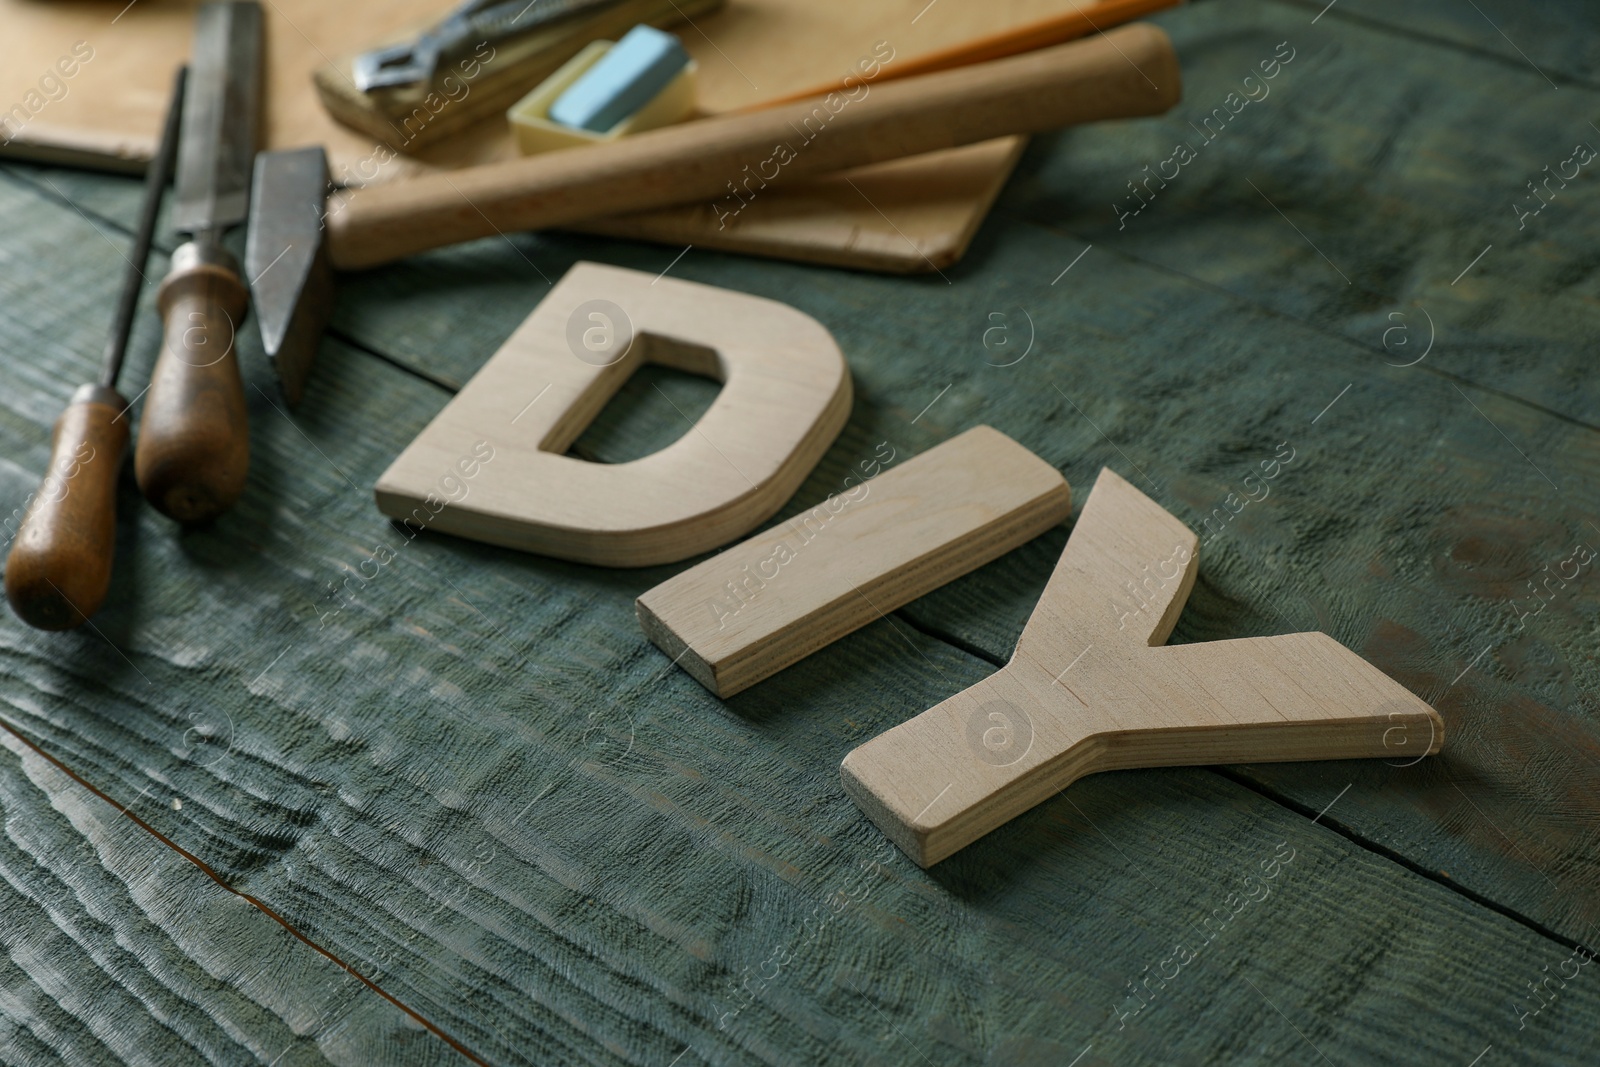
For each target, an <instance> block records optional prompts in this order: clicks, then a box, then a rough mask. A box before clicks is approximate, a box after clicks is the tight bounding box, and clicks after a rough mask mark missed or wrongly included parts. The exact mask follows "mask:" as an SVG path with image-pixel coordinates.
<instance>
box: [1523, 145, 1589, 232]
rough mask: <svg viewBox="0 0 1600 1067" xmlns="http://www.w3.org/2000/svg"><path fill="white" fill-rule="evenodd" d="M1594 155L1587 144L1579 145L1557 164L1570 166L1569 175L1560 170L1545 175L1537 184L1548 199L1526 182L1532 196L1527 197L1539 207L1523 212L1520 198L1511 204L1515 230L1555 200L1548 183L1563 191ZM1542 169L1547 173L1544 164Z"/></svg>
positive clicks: (1547, 167)
mask: <svg viewBox="0 0 1600 1067" xmlns="http://www.w3.org/2000/svg"><path fill="white" fill-rule="evenodd" d="M1596 154H1597V153H1596V152H1595V150H1594V148H1593V146H1591V145H1589V144H1579V145H1578V146H1577V147H1575V148H1574V149H1573V150H1572V155H1570V156H1568V157H1567V158H1566V159H1564V160H1562V161H1561V163H1560V164H1559V166H1561V167H1565V166H1567V165H1568V164H1571V165H1572V173H1571V174H1563V173H1561V172H1560V170H1557V172H1556V173H1554V174H1546V175H1545V179H1544V181H1542V182H1540V183H1539V184H1540V185H1542V186H1544V191H1545V192H1547V193H1549V194H1550V196H1549V198H1548V199H1546V198H1545V197H1543V196H1540V195H1539V187H1538V186H1536V185H1534V184H1533V182H1531V181H1530V182H1528V190H1529V192H1531V193H1532V194H1533V195H1532V196H1531V197H1529V199H1530V200H1532V201H1533V202H1534V203H1536V204H1538V205H1539V206H1538V207H1536V208H1533V209H1531V210H1524V209H1523V208H1522V207H1521V206H1520V205H1521V198H1520V197H1519V198H1518V199H1517V200H1513V201H1512V202H1511V213H1512V214H1513V215H1515V216H1516V217H1517V229H1519V230H1520V229H1523V228H1525V227H1526V226H1527V225H1528V220H1529V219H1531V218H1534V217H1535V216H1537V215H1538V214H1539V212H1541V211H1543V210H1544V209H1545V208H1546V207H1547V206H1549V204H1550V201H1551V200H1554V199H1555V198H1556V191H1555V190H1554V189H1552V188H1550V183H1551V182H1552V181H1558V182H1560V183H1561V188H1563V189H1565V188H1566V187H1567V182H1569V181H1571V180H1572V179H1573V178H1576V177H1577V176H1578V171H1579V170H1581V169H1582V168H1583V167H1586V166H1588V165H1589V163H1590V161H1592V160H1593V159H1594V157H1595V155H1596ZM1544 169H1545V170H1546V171H1548V170H1549V169H1550V165H1549V164H1548V163H1546V164H1545V167H1544Z"/></svg>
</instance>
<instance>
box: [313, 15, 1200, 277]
mask: <svg viewBox="0 0 1600 1067" xmlns="http://www.w3.org/2000/svg"><path fill="white" fill-rule="evenodd" d="M857 88H858V89H859V90H860V91H859V93H858V94H856V99H854V100H852V99H849V98H848V97H847V96H845V95H844V94H831V95H829V96H827V97H823V98H821V99H816V100H806V101H801V102H799V103H796V104H788V105H784V106H782V107H775V108H771V109H769V110H766V111H759V112H751V113H747V114H737V115H726V116H722V117H719V118H711V119H702V120H700V121H696V122H689V123H685V124H683V125H680V126H670V127H667V128H665V129H661V130H653V131H650V132H648V133H642V134H638V135H636V136H633V137H626V138H623V139H621V140H618V141H613V142H610V143H607V144H602V145H596V146H594V147H589V148H579V149H570V150H567V151H559V152H550V153H546V154H544V155H538V156H531V157H529V158H527V159H519V160H512V161H508V162H504V163H495V164H491V165H488V166H484V167H476V168H472V169H469V170H462V171H457V172H455V173H452V174H435V175H429V176H427V177H423V178H417V179H415V180H412V181H407V182H400V183H395V184H392V185H384V186H377V187H373V188H368V189H362V190H359V191H357V192H354V193H352V194H350V195H349V197H348V198H347V200H342V201H334V202H330V204H329V218H328V242H329V252H330V255H331V256H332V259H333V263H334V265H335V266H338V267H343V268H346V269H351V268H360V267H371V266H376V265H377V264H380V263H386V262H388V261H390V260H394V259H398V258H400V257H402V256H406V255H411V254H412V253H415V252H422V251H426V250H427V249H430V248H438V247H441V246H444V245H448V244H454V243H456V242H459V241H468V240H472V239H474V238H477V237H486V236H489V235H492V234H494V233H497V232H501V233H504V232H513V231H517V230H535V229H542V228H544V227H548V226H559V225H564V224H568V223H573V222H579V221H583V220H585V219H594V218H601V217H604V216H607V215H617V214H622V213H625V212H629V211H642V210H646V209H648V208H655V207H663V206H666V205H669V204H682V203H687V202H690V201H695V200H704V201H706V202H708V203H711V202H721V203H722V204H723V205H724V207H723V209H722V210H726V211H735V210H737V209H738V207H739V206H740V205H741V204H743V203H745V202H746V201H748V200H750V199H751V198H759V197H760V195H761V190H762V189H764V188H766V187H767V186H768V185H769V184H772V183H781V182H785V181H789V180H792V179H793V178H796V177H799V176H801V175H806V174H821V173H827V172H829V171H836V170H841V169H843V168H846V167H854V166H861V165H865V164H868V163H878V162H882V161H884V160H888V159H899V158H901V157H904V156H911V155H918V154H920V153H923V152H933V151H937V150H938V149H941V148H951V147H954V146H956V145H963V144H971V143H973V142H976V141H984V140H988V139H990V138H993V137H1000V136H1004V135H1007V134H1026V133H1037V132H1040V131H1042V130H1050V129H1056V128H1058V127H1061V126H1071V125H1073V124H1075V123H1081V122H1093V121H1097V120H1101V119H1117V118H1132V117H1135V116H1139V115H1153V114H1158V113H1160V112H1162V111H1165V110H1167V109H1168V108H1170V107H1171V106H1172V105H1173V104H1175V103H1177V101H1178V99H1179V97H1180V95H1181V92H1182V88H1181V82H1180V77H1179V72H1178V60H1177V57H1176V56H1175V55H1174V54H1173V51H1172V42H1171V41H1170V40H1168V38H1167V35H1166V34H1165V33H1163V32H1162V31H1161V30H1160V29H1158V28H1156V27H1155V26H1151V25H1147V24H1143V23H1140V24H1135V25H1131V26H1124V27H1122V28H1120V29H1116V30H1112V31H1110V32H1108V33H1103V34H1100V35H1098V36H1095V37H1093V38H1089V39H1087V40H1083V41H1075V42H1073V43H1071V44H1064V45H1057V46H1056V47H1053V48H1045V49H1040V50H1039V51H1036V52H1029V53H1026V54H1024V55H1020V56H1013V57H1011V58H1008V59H998V60H994V61H992V62H988V63H980V64H976V65H973V66H970V67H963V68H961V69H958V70H951V71H944V72H941V73H938V74H927V75H923V76H920V77H916V78H907V79H904V80H901V81H891V82H885V83H883V84H875V85H870V86H866V85H863V86H858V87H857ZM714 210H717V209H715V208H714ZM722 210H719V211H718V217H719V218H722V217H723V214H722Z"/></svg>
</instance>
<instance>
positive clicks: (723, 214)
mask: <svg viewBox="0 0 1600 1067" xmlns="http://www.w3.org/2000/svg"><path fill="white" fill-rule="evenodd" d="M886 50H887V51H886ZM893 59H894V46H893V45H891V44H890V43H889V42H888V41H879V42H877V43H876V44H874V45H873V46H872V56H871V57H869V58H865V59H860V60H857V61H856V65H855V67H854V68H852V69H853V70H854V73H853V74H848V75H846V76H845V79H844V85H845V90H846V91H845V92H842V93H838V92H834V93H829V94H828V95H827V96H824V97H823V98H822V99H821V100H819V101H817V104H816V106H814V107H813V108H812V109H811V114H810V115H807V116H806V117H805V118H804V119H801V120H800V127H803V129H802V128H800V127H796V126H795V125H794V124H793V123H790V124H789V128H790V129H792V130H794V132H795V133H797V134H799V135H800V147H801V148H804V147H805V146H806V145H808V144H810V143H811V142H812V141H815V140H816V139H817V136H818V135H819V134H821V133H822V131H823V128H824V127H826V126H827V125H828V123H829V122H830V121H831V120H832V119H833V117H834V116H835V115H837V114H839V112H841V111H843V110H844V109H845V108H846V107H847V106H848V105H850V104H853V103H855V102H856V101H858V100H865V99H866V98H867V93H868V91H870V89H871V85H870V84H869V83H870V82H871V81H872V79H874V78H876V77H877V76H878V72H879V71H880V70H882V69H883V65H884V64H885V63H888V62H890V61H891V60H893ZM851 81H854V82H855V83H856V84H855V86H854V87H851V85H850V83H851ZM813 123H815V128H813ZM799 156H800V153H799V152H798V151H797V150H796V149H795V147H794V145H793V144H791V143H789V142H788V141H781V142H779V143H778V144H776V145H774V146H773V147H772V154H771V155H770V156H768V157H767V158H766V159H763V160H762V161H761V162H759V163H757V164H756V172H755V173H754V174H752V173H750V165H749V164H748V163H747V164H745V166H744V181H743V182H741V183H740V184H739V185H735V184H734V183H733V182H732V181H729V182H728V192H729V194H730V195H729V196H727V197H724V198H723V199H724V200H730V199H731V200H734V201H736V202H737V203H738V205H739V206H738V207H736V208H734V209H733V210H731V211H730V210H728V209H726V208H724V207H723V206H722V204H721V203H720V202H713V203H712V205H711V210H712V211H715V212H716V213H717V229H719V230H721V229H725V228H726V227H727V225H728V220H729V219H731V218H735V217H737V216H738V214H739V212H741V211H743V210H744V209H745V208H746V207H747V206H748V205H749V203H750V202H751V201H753V200H754V199H755V198H756V193H757V192H759V191H760V190H759V189H752V188H750V183H751V182H757V183H759V185H760V188H761V189H765V188H766V187H767V183H768V182H771V181H775V180H776V179H777V177H778V175H779V174H780V173H781V172H782V171H783V168H784V167H785V166H787V165H788V164H790V163H792V162H794V161H795V160H796V159H798V158H799ZM768 167H771V168H772V173H770V174H768V173H767V170H766V168H768ZM741 186H742V187H743V189H744V194H741V193H740V192H739V189H740V187H741Z"/></svg>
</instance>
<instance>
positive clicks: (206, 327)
mask: <svg viewBox="0 0 1600 1067" xmlns="http://www.w3.org/2000/svg"><path fill="white" fill-rule="evenodd" d="M248 304H249V292H248V291H247V290H246V289H245V285H244V282H243V280H242V279H240V277H239V273H238V269H237V267H236V266H235V265H234V263H233V261H232V257H230V256H229V255H228V254H227V253H226V252H225V251H223V250H222V249H220V248H216V247H205V246H201V245H197V244H194V243H190V244H186V245H183V246H182V247H180V248H179V249H178V250H177V251H176V252H175V253H173V256H172V270H171V271H170V272H169V273H168V274H167V276H166V278H165V279H163V281H162V282H161V293H160V305H161V319H162V322H163V324H164V326H165V336H164V337H163V339H162V344H161V354H160V356H158V357H157V359H156V365H155V369H154V370H153V371H151V374H150V391H149V392H148V393H147V394H146V396H145V402H144V412H143V414H142V416H141V418H140V421H139V444H138V447H137V448H136V449H135V452H134V459H133V466H134V472H135V473H136V474H137V475H138V478H139V488H140V490H141V491H143V493H144V495H145V498H146V499H147V500H149V501H150V503H152V504H154V505H155V507H156V508H157V510H159V511H161V512H162V513H163V514H165V515H168V516H170V517H172V518H174V519H177V520H178V521H179V522H186V523H188V522H203V521H205V520H207V519H212V518H215V517H216V516H218V515H220V514H222V513H223V512H224V511H226V510H228V508H230V507H232V506H233V502H234V501H235V500H237V499H238V498H239V494H240V493H241V492H242V491H243V490H244V482H245V476H246V474H248V473H249V468H250V427H249V421H248V416H247V414H246V412H245V404H244V385H243V383H242V382H241V381H240V378H239V358H238V353H237V352H236V350H235V349H236V346H235V343H234V342H235V336H236V334H237V332H238V328H239V325H240V322H241V320H242V319H243V318H244V313H245V308H246V307H247V306H248Z"/></svg>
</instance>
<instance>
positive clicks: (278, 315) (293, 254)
mask: <svg viewBox="0 0 1600 1067" xmlns="http://www.w3.org/2000/svg"><path fill="white" fill-rule="evenodd" d="M255 186H256V188H255V199H254V200H253V201H252V202H251V204H250V235H249V239H248V240H247V241H246V242H245V251H244V262H245V273H247V274H248V275H249V276H250V278H251V282H250V294H251V303H252V304H253V305H254V307H255V313H256V322H257V324H259V325H260V327H261V344H262V347H264V348H265V349H266V350H267V357H268V358H269V359H271V360H272V369H273V370H275V371H277V373H278V382H279V384H280V385H282V386H283V395H284V398H285V399H287V400H288V401H289V406H291V407H293V406H294V405H296V404H298V403H300V394H301V393H302V392H303V391H304V389H305V383H306V377H307V375H309V374H310V373H311V361H312V360H313V359H314V358H315V357H316V354H317V345H318V343H319V342H320V341H321V340H322V328H323V327H324V326H326V325H327V323H328V315H329V313H330V312H331V311H332V310H333V272H332V269H331V268H330V267H329V266H328V251H327V248H326V243H325V242H324V241H323V237H324V230H325V226H324V218H323V213H324V212H325V211H326V210H327V208H326V206H325V205H326V201H327V195H328V159H327V156H326V155H324V154H323V151H322V147H321V146H320V145H319V146H316V147H312V148H294V149H280V150H279V151H276V152H263V153H261V154H260V155H259V156H257V157H256V178H255Z"/></svg>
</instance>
